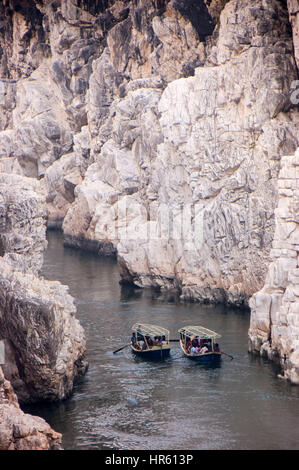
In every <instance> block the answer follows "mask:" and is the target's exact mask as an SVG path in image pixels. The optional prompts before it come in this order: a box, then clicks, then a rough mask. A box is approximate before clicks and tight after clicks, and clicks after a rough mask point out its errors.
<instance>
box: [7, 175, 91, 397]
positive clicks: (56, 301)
mask: <svg viewBox="0 0 299 470" xmlns="http://www.w3.org/2000/svg"><path fill="white" fill-rule="evenodd" d="M0 211H1V213H0V248H1V257H0V273H1V274H0V339H1V340H2V342H4V343H5V362H4V365H3V366H2V368H3V372H4V374H5V377H6V379H9V380H10V381H11V384H12V385H13V387H14V390H15V391H16V393H17V395H18V398H19V400H20V401H21V402H26V403H28V402H34V401H40V400H49V401H52V400H58V399H62V398H65V397H67V396H69V395H70V393H71V392H72V389H73V385H74V381H75V380H76V379H77V378H78V377H80V375H82V374H83V373H84V372H85V370H86V367H87V362H86V358H85V336H84V331H83V328H82V327H81V325H80V324H79V322H78V320H77V319H76V318H75V313H76V309H75V306H74V302H73V299H72V297H71V296H70V295H69V294H68V289H67V287H65V286H63V285H61V284H60V283H59V282H52V281H46V280H45V279H43V278H41V277H40V276H39V270H40V267H41V263H42V252H43V250H44V248H45V245H46V238H45V231H46V203H45V194H44V192H43V190H42V189H41V186H40V182H39V181H38V180H36V179H33V178H28V177H24V176H20V175H14V174H5V173H1V174H0Z"/></svg>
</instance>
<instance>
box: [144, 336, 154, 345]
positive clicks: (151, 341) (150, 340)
mask: <svg viewBox="0 0 299 470" xmlns="http://www.w3.org/2000/svg"><path fill="white" fill-rule="evenodd" d="M146 341H147V344H148V347H149V348H152V347H153V346H154V342H153V340H152V338H151V337H150V336H146Z"/></svg>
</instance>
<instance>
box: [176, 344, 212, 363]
mask: <svg viewBox="0 0 299 470" xmlns="http://www.w3.org/2000/svg"><path fill="white" fill-rule="evenodd" d="M180 345H181V349H182V351H183V353H184V356H186V357H188V359H191V360H192V361H195V362H198V363H200V364H217V363H219V362H220V361H221V352H215V351H213V352H207V353H204V354H188V353H187V352H186V351H185V349H184V347H183V346H182V343H181V344H180Z"/></svg>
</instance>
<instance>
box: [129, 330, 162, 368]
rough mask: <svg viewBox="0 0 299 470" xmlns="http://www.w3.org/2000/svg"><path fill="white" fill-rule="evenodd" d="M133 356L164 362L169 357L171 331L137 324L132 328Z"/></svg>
mask: <svg viewBox="0 0 299 470" xmlns="http://www.w3.org/2000/svg"><path fill="white" fill-rule="evenodd" d="M131 349H132V352H133V354H135V355H136V356H139V357H142V358H144V359H150V360H163V359H166V358H167V357H168V356H169V353H170V345H169V331H168V330H167V329H166V328H162V327H161V326H156V325H150V324H148V323H135V324H134V325H133V326H132V338H131Z"/></svg>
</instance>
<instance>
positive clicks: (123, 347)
mask: <svg viewBox="0 0 299 470" xmlns="http://www.w3.org/2000/svg"><path fill="white" fill-rule="evenodd" d="M130 344H131V343H129V344H126V345H125V346H122V347H121V348H118V349H116V350H115V351H113V354H115V353H117V352H118V351H121V350H122V349H125V348H127V347H128V346H130Z"/></svg>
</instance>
